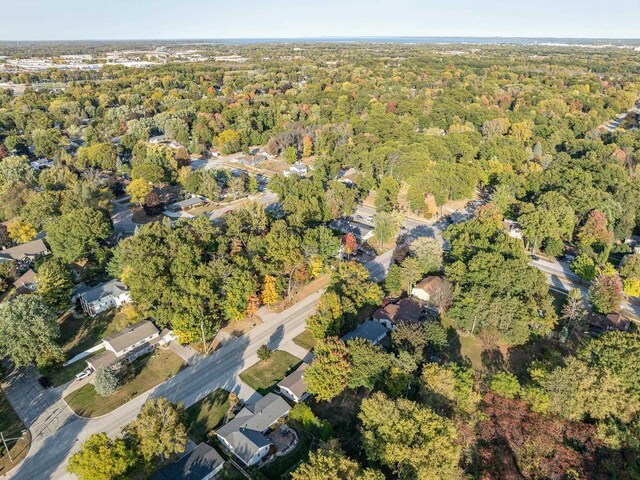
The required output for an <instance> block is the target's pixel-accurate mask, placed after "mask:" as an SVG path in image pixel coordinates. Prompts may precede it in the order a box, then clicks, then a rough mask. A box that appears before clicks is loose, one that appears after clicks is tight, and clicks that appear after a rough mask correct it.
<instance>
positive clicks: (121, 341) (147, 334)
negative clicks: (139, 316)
mask: <svg viewBox="0 0 640 480" xmlns="http://www.w3.org/2000/svg"><path fill="white" fill-rule="evenodd" d="M172 339H173V336H172V334H171V332H170V331H169V330H163V331H162V332H160V331H159V330H158V328H157V327H156V326H155V325H154V324H153V323H152V322H150V321H149V320H141V321H140V322H137V323H134V324H133V325H131V326H129V327H125V328H123V329H122V330H120V331H119V332H116V333H114V334H113V335H109V336H108V337H105V338H104V339H102V344H103V345H104V351H103V352H101V353H99V354H97V355H94V356H93V357H90V358H89V359H87V364H88V365H89V366H90V367H91V368H93V369H94V370H97V369H98V368H100V367H110V366H112V365H115V364H118V363H120V362H122V361H124V360H127V361H130V362H132V361H133V360H135V359H136V358H138V357H140V356H141V355H144V354H145V353H149V352H151V351H152V350H153V349H154V348H156V347H157V346H159V345H163V344H166V343H168V342H170V341H171V340H172Z"/></svg>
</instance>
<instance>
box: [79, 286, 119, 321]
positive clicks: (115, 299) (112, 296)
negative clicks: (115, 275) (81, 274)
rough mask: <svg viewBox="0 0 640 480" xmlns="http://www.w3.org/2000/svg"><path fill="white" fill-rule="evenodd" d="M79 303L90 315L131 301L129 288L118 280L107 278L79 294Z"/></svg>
mask: <svg viewBox="0 0 640 480" xmlns="http://www.w3.org/2000/svg"><path fill="white" fill-rule="evenodd" d="M79 298H80V304H81V305H82V308H83V309H84V311H85V312H87V313H88V314H89V315H91V316H92V317H95V316H96V315H98V314H99V313H102V312H104V311H106V310H110V309H112V308H116V307H121V306H122V305H124V304H125V303H130V302H131V294H130V293H129V288H128V287H127V286H126V285H125V284H124V283H122V282H121V281H120V280H115V279H114V280H109V281H108V282H105V283H101V284H99V285H96V286H95V287H93V288H90V289H89V290H87V291H85V292H84V293H82V294H80V295H79Z"/></svg>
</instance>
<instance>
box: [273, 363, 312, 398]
mask: <svg viewBox="0 0 640 480" xmlns="http://www.w3.org/2000/svg"><path fill="white" fill-rule="evenodd" d="M308 366H309V364H308V363H304V362H302V363H301V364H300V366H299V367H298V368H297V369H296V370H295V371H294V372H292V373H291V374H289V375H287V376H286V377H285V378H283V379H282V381H281V382H279V383H278V388H279V389H280V393H281V394H282V395H284V396H285V397H287V398H290V399H291V400H293V401H294V402H296V403H299V402H302V401H303V400H305V399H306V398H307V397H308V396H309V393H307V384H306V382H305V381H304V371H305V370H306V369H307V367H308Z"/></svg>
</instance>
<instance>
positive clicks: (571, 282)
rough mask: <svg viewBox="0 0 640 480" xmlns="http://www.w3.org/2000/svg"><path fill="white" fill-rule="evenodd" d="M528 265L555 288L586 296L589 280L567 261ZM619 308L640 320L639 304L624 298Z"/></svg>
mask: <svg viewBox="0 0 640 480" xmlns="http://www.w3.org/2000/svg"><path fill="white" fill-rule="evenodd" d="M529 265H531V266H533V267H536V268H537V269H539V270H540V271H542V272H543V273H544V274H545V276H546V277H547V283H548V284H549V285H551V287H552V288H554V289H555V290H561V291H565V292H568V291H569V290H571V289H574V288H577V289H579V290H580V291H581V292H582V296H583V297H585V298H586V297H587V294H588V292H589V285H591V282H589V281H588V280H584V279H582V278H580V277H579V276H578V275H576V274H575V273H573V272H572V271H571V269H570V268H569V264H568V263H566V262H558V261H549V260H543V259H539V260H531V261H530V262H529ZM620 309H621V310H622V312H624V313H625V314H627V316H628V317H630V318H632V319H633V320H635V321H636V322H638V321H639V320H640V306H638V305H636V304H635V303H632V302H629V301H626V300H625V301H624V302H622V305H621V307H620Z"/></svg>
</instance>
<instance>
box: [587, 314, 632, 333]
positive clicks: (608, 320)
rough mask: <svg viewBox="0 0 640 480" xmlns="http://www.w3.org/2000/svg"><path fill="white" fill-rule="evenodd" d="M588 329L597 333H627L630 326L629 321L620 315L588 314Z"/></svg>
mask: <svg viewBox="0 0 640 480" xmlns="http://www.w3.org/2000/svg"><path fill="white" fill-rule="evenodd" d="M587 324H588V325H589V327H590V328H591V329H593V330H595V331H598V332H611V331H619V332H627V331H628V330H629V327H630V326H631V320H629V319H628V318H626V317H624V316H623V315H622V314H620V313H609V314H608V315H603V314H601V313H595V312H593V313H590V314H589V316H588V317H587Z"/></svg>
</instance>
